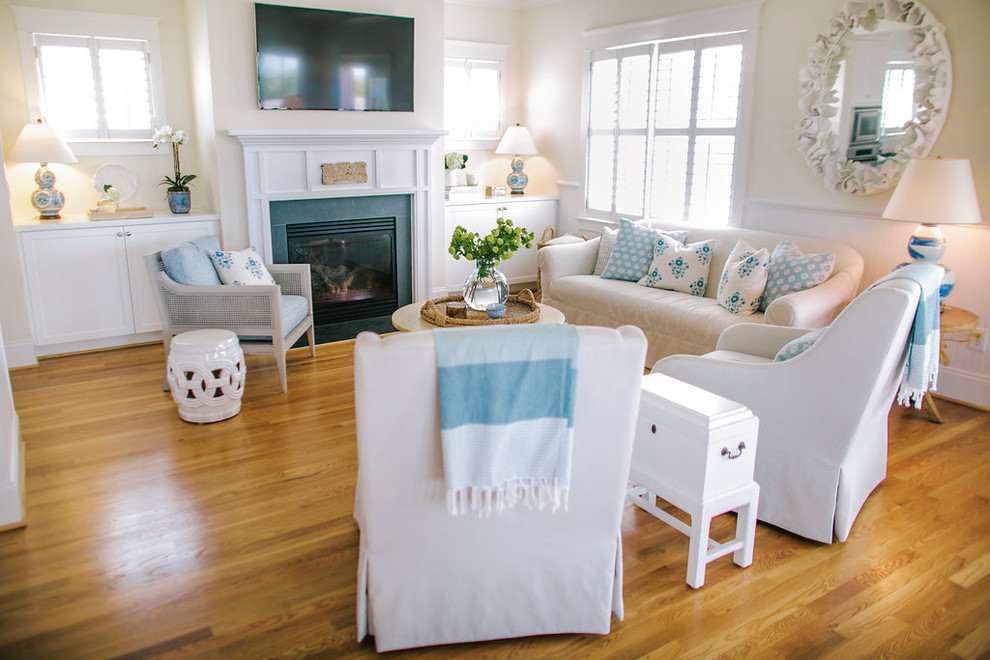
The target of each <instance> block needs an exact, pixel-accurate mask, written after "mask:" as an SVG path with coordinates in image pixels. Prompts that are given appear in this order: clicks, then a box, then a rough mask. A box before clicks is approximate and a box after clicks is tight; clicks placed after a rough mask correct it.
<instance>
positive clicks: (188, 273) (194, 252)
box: [162, 236, 222, 285]
mask: <svg viewBox="0 0 990 660" xmlns="http://www.w3.org/2000/svg"><path fill="white" fill-rule="evenodd" d="M219 249H220V241H219V240H218V239H217V237H216V236H200V237H198V238H194V239H192V240H191V241H186V242H185V243H180V244H179V245H176V246H173V247H170V248H165V249H164V250H162V264H164V266H165V274H166V275H168V276H169V278H170V279H171V280H172V281H173V282H178V283H179V284H189V285H219V284H222V282H220V276H219V275H217V269H216V268H214V267H213V261H212V260H211V259H210V256H209V252H210V251H212V250H219Z"/></svg>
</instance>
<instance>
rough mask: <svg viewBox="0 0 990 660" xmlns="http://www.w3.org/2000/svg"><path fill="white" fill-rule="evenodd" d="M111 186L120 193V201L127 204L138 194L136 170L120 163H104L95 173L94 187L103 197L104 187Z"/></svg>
mask: <svg viewBox="0 0 990 660" xmlns="http://www.w3.org/2000/svg"><path fill="white" fill-rule="evenodd" d="M106 184H110V185H111V186H113V187H114V188H116V189H117V191H118V192H119V193H120V201H121V202H126V201H127V200H129V199H130V198H131V197H134V193H136V192H137V188H138V179H137V174H135V172H134V170H132V169H131V168H129V167H127V166H126V165H121V164H119V163H103V164H102V165H100V166H99V167H97V168H96V172H94V173H93V187H94V188H96V192H98V193H99V194H100V196H101V197H102V196H103V186H105V185H106Z"/></svg>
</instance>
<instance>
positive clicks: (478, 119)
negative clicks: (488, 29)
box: [443, 41, 507, 143]
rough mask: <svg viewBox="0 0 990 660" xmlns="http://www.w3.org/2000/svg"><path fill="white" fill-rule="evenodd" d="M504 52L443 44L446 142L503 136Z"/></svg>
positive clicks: (499, 48)
mask: <svg viewBox="0 0 990 660" xmlns="http://www.w3.org/2000/svg"><path fill="white" fill-rule="evenodd" d="M506 50H507V49H506V47H505V46H503V45H501V44H486V43H474V42H466V41H448V42H446V44H445V47H444V54H445V56H444V69H443V84H444V128H446V130H447V141H448V143H451V142H463V141H469V140H470V141H477V140H498V139H499V138H501V137H502V106H503V99H502V96H503V94H502V88H503V85H502V74H503V69H504V63H505V54H506Z"/></svg>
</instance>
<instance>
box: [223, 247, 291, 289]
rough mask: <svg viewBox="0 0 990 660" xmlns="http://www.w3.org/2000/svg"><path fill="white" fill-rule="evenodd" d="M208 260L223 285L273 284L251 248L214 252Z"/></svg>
mask: <svg viewBox="0 0 990 660" xmlns="http://www.w3.org/2000/svg"><path fill="white" fill-rule="evenodd" d="M210 259H212V260H213V265H214V266H216V268H217V273H218V274H219V275H220V279H221V280H222V281H223V283H224V284H275V278H273V277H272V276H271V273H269V272H268V269H267V268H265V264H264V263H263V262H262V261H261V256H260V255H259V254H258V253H257V252H256V251H255V249H254V248H253V247H249V248H245V249H244V250H240V251H239V252H235V251H229V250H215V251H213V252H211V253H210Z"/></svg>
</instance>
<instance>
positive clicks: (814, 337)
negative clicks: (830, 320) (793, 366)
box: [773, 327, 828, 362]
mask: <svg viewBox="0 0 990 660" xmlns="http://www.w3.org/2000/svg"><path fill="white" fill-rule="evenodd" d="M827 329H828V328H827V327H825V328H816V329H815V330H812V331H811V332H806V333H804V334H803V335H801V336H800V337H798V338H797V339H792V340H791V341H789V342H787V343H786V344H784V345H783V346H782V347H781V349H780V350H779V351H777V354H776V355H775V356H773V361H774V362H785V361H787V360H790V359H791V358H796V357H797V356H799V355H801V353H804V352H805V351H806V350H808V349H809V348H811V347H812V346H813V345H814V343H815V342H816V341H818V338H819V337H821V336H822V335H823V334H824V333H825V330H827Z"/></svg>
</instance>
